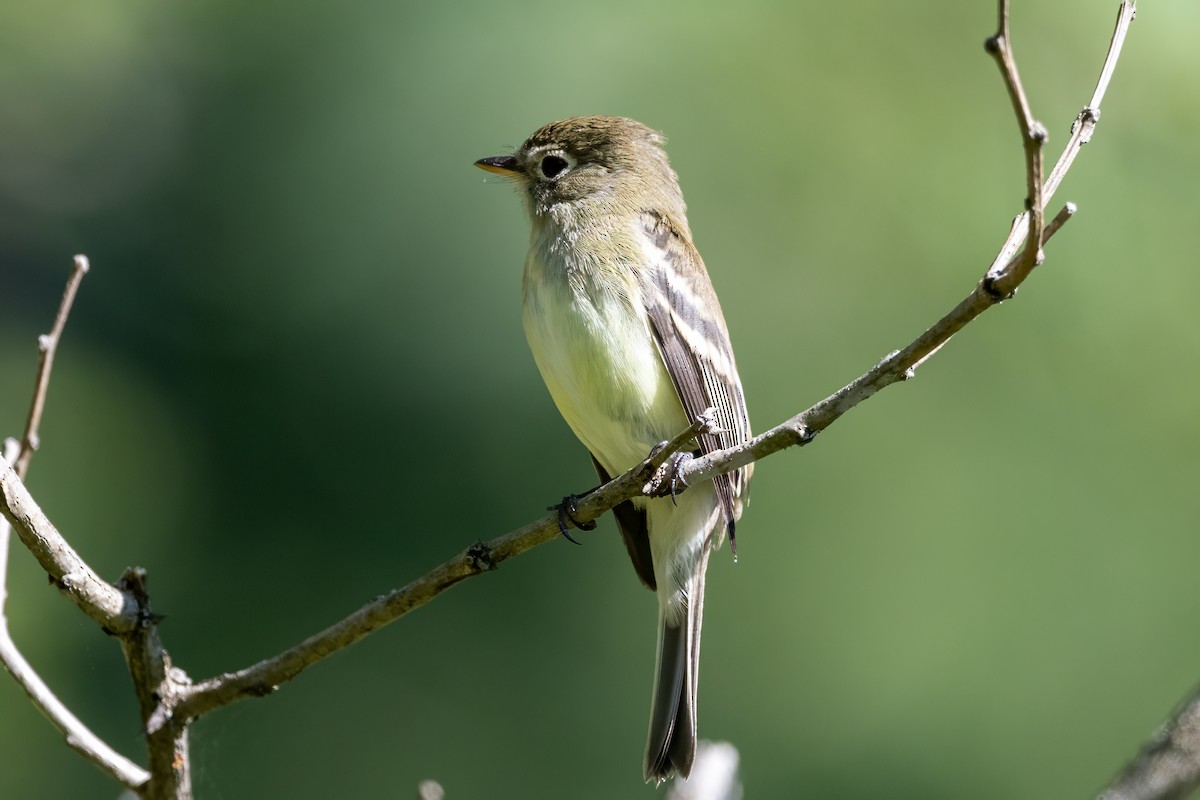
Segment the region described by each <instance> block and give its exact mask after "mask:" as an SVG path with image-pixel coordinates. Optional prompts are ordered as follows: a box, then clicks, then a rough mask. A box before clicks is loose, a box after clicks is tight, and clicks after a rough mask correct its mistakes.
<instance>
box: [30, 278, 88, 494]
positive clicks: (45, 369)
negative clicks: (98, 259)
mask: <svg viewBox="0 0 1200 800" xmlns="http://www.w3.org/2000/svg"><path fill="white" fill-rule="evenodd" d="M88 268H89V265H88V259H87V256H84V255H78V256H75V261H74V266H73V267H72V269H71V277H69V278H68V279H67V287H66V288H65V289H64V290H63V296H62V302H61V303H59V305H58V314H57V315H56V316H55V317H54V327H52V328H51V329H50V332H49V333H47V334H45V335H43V336H39V337H38V349H40V350H41V351H42V357H41V362H40V363H39V364H38V372H37V380H36V381H35V382H34V386H33V402H32V403H30V404H29V417H28V418H27V419H26V421H25V435H24V436H23V437H21V455H20V456H19V457H18V458H17V463H16V465H15V469H16V471H17V475H18V476H19V477H20V478H21V480H25V476H26V474H28V472H29V460H30V459H31V458H33V453H34V451H35V450H37V449H38V444H39V438H38V429H39V428H40V427H41V424H42V412H43V411H44V410H45V408H46V392H47V391H48V390H49V388H50V372H51V370H53V369H54V354H55V353H56V352H57V351H58V341H59V339H61V338H62V332H63V328H65V327H66V325H67V317H68V316H70V314H71V304H72V303H74V302H75V293H76V292H77V291H79V284H80V283H81V282H82V281H83V276H84V275H86V274H87V271H88Z"/></svg>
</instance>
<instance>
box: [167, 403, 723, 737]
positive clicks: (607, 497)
mask: <svg viewBox="0 0 1200 800" xmlns="http://www.w3.org/2000/svg"><path fill="white" fill-rule="evenodd" d="M711 424H712V420H711V418H710V417H706V416H704V415H702V416H701V418H700V419H698V420H697V421H696V422H694V423H693V424H692V425H691V426H689V427H688V428H687V429H686V430H684V431H682V432H681V433H680V434H679V435H677V436H675V437H674V438H673V439H671V441H669V442H667V443H666V444H665V445H664V446H663V447H661V448H659V449H657V450H656V451H655V452H654V453H653V454H652V455H651V456H650V457H648V458H647V459H645V460H644V461H643V462H642V463H641V464H639V465H638V466H636V467H634V468H633V469H631V470H629V471H628V472H626V473H625V474H624V475H621V476H620V477H618V478H616V479H615V480H612V481H610V482H609V483H607V484H605V485H604V486H601V487H600V488H599V489H597V490H595V491H594V492H591V493H589V494H588V495H586V496H585V497H583V498H581V499H580V500H579V502H578V505H577V506H576V509H575V511H574V513H573V516H574V517H575V519H576V520H578V521H579V522H582V523H587V522H590V521H591V520H594V519H596V518H597V517H599V516H600V515H601V514H603V513H604V512H605V511H608V510H609V509H610V508H612V507H613V506H615V505H617V504H618V503H622V502H624V501H625V500H628V499H629V498H631V497H634V496H636V495H639V494H641V493H642V489H643V487H644V485H645V483H646V481H647V480H649V478H650V476H651V475H653V474H654V472H655V470H657V469H658V468H659V467H660V466H662V464H663V463H664V462H665V461H666V460H667V459H668V458H670V457H671V456H672V455H674V454H675V453H677V452H679V450H680V449H682V448H683V447H684V446H685V445H687V444H688V443H689V442H691V441H692V440H693V439H695V438H696V435H697V434H698V433H700V432H701V431H703V430H705V429H706V428H707V427H708V426H709V425H711ZM559 535H560V533H559V527H558V516H557V514H551V515H548V516H545V517H542V518H541V519H539V520H537V521H536V522H532V523H530V524H528V525H526V526H524V527H522V528H518V529H517V530H515V531H512V532H510V533H506V534H505V535H503V536H500V537H497V538H495V539H492V540H491V541H488V542H484V541H480V542H477V543H475V544H474V545H472V546H471V547H468V548H467V549H466V550H464V551H463V552H461V553H459V554H458V555H457V556H455V557H454V558H452V559H450V560H449V561H447V562H445V563H444V564H442V565H441V566H439V567H436V568H435V569H433V570H432V571H431V572H428V573H426V574H425V575H423V576H422V577H420V578H418V579H417V580H415V581H413V582H412V583H410V584H408V585H407V586H403V587H401V588H399V589H394V590H392V591H390V592H388V593H387V594H385V595H381V596H380V597H378V598H376V599H375V600H373V601H371V602H370V603H367V604H366V605H365V606H363V607H362V608H360V609H359V610H358V611H355V612H354V613H353V614H351V615H350V616H348V617H346V618H345V619H343V620H341V621H340V622H337V623H335V624H333V625H331V626H329V627H328V628H326V629H325V630H323V631H321V632H320V633H317V634H314V635H313V636H310V637H309V638H307V639H305V640H304V641H303V642H301V643H300V644H298V645H296V646H295V647H292V648H290V649H288V650H285V651H284V652H282V653H280V654H278V655H276V656H272V657H271V658H268V659H266V660H264V661H260V662H258V663H257V664H254V665H252V666H250V667H246V668H245V669H242V670H239V671H237V672H227V673H224V674H222V675H217V676H215V677H212V678H209V679H208V680H205V681H201V682H199V683H197V684H195V685H194V686H192V687H190V688H184V689H182V699H181V702H180V704H179V706H178V708H176V709H175V710H174V712H173V713H174V714H175V716H177V717H182V718H184V719H188V720H190V719H194V718H196V717H199V716H200V715H201V714H204V713H206V712H208V711H211V710H212V709H214V708H219V707H220V706H224V705H228V704H229V703H232V702H234V701H236V700H241V699H243V698H246V697H261V696H263V695H267V694H270V693H272V692H274V691H275V690H276V689H278V688H279V684H281V683H284V682H285V681H289V680H291V679H292V678H294V677H296V676H297V675H299V674H300V673H301V672H302V671H304V670H305V669H307V668H308V667H310V666H312V665H313V664H315V663H316V662H318V661H320V660H321V659H323V658H325V657H326V656H328V655H330V654H332V653H335V652H337V651H338V650H341V649H342V648H344V647H348V646H349V645H352V644H354V643H355V642H357V641H358V640H360V639H362V638H363V637H364V636H366V635H368V634H370V633H372V632H373V631H376V630H378V629H379V628H382V627H383V626H384V625H387V624H388V623H391V622H395V621H396V620H398V619H399V618H400V617H402V616H404V615H405V614H407V613H408V612H409V611H412V610H413V609H414V608H419V607H420V606H423V605H425V604H426V603H428V602H429V601H430V600H432V599H433V598H434V597H436V596H437V595H439V594H441V593H442V592H443V591H445V590H446V589H449V588H450V587H451V586H454V585H455V584H456V583H458V582H459V581H462V580H464V579H466V578H470V577H472V576H474V575H480V574H482V573H484V572H490V571H491V570H494V569H495V568H496V567H497V566H499V565H500V563H501V562H502V561H506V560H507V559H510V558H512V557H514V556H518V555H520V554H521V553H524V552H525V551H527V550H531V549H533V548H534V547H537V546H538V545H540V544H545V543H546V542H549V541H552V540H554V539H557V538H558V537H559Z"/></svg>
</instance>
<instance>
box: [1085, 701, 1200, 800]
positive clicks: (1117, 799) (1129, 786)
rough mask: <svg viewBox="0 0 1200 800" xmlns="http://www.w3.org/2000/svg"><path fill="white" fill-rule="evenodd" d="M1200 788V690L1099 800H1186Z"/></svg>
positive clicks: (1146, 745) (1148, 743)
mask: <svg viewBox="0 0 1200 800" xmlns="http://www.w3.org/2000/svg"><path fill="white" fill-rule="evenodd" d="M1198 787H1200V689H1197V690H1196V691H1194V692H1193V693H1192V695H1191V697H1189V698H1187V699H1186V700H1185V701H1184V702H1183V703H1182V704H1181V705H1180V707H1179V710H1178V711H1177V712H1176V714H1175V715H1174V716H1173V717H1172V718H1171V719H1170V720H1168V721H1167V722H1165V723H1164V724H1163V726H1162V727H1161V728H1160V729H1159V730H1158V732H1157V733H1156V734H1155V735H1154V737H1153V738H1152V739H1151V740H1150V741H1149V742H1147V743H1146V744H1145V745H1144V746H1143V747H1142V750H1141V752H1139V753H1138V754H1137V757H1136V758H1134V759H1133V761H1131V762H1129V765H1128V766H1127V767H1125V769H1124V770H1122V771H1121V774H1120V775H1118V776H1117V777H1116V778H1114V779H1113V782H1112V783H1111V784H1109V786H1108V788H1107V789H1105V790H1104V791H1103V792H1101V793H1100V796H1099V797H1098V798H1097V800H1183V798H1185V797H1188V796H1189V795H1191V793H1192V792H1193V791H1195V790H1196V789H1197V788H1198Z"/></svg>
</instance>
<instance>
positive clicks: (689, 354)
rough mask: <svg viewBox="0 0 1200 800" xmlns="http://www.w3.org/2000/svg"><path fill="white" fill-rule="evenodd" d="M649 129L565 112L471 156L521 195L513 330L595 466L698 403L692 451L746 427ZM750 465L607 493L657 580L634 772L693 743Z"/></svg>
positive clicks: (660, 434)
mask: <svg viewBox="0 0 1200 800" xmlns="http://www.w3.org/2000/svg"><path fill="white" fill-rule="evenodd" d="M663 142H664V139H663V137H662V135H661V134H659V133H658V132H657V131H654V130H652V129H650V128H648V127H646V126H645V125H642V124H641V123H640V122H635V121H634V120H631V119H626V118H624V117H600V116H596V117H573V118H571V119H565V120H562V121H559V122H552V123H550V124H549V125H546V126H544V127H542V128H540V129H539V130H538V131H536V132H535V133H534V134H533V135H532V136H530V137H529V138H528V139H527V140H526V141H525V143H524V144H523V145H521V147H520V148H519V149H518V150H517V151H516V152H515V153H513V154H512V155H503V156H493V157H490V158H481V159H479V160H478V161H476V162H475V164H476V166H478V167H481V168H483V169H485V170H487V171H489V172H493V173H496V174H499V175H503V176H505V177H506V178H510V179H512V180H513V181H514V182H515V183H516V184H517V186H518V187H519V188H520V191H521V195H522V197H523V198H524V199H525V206H526V210H527V211H528V214H529V218H530V221H531V222H532V225H533V232H532V235H531V237H530V240H529V253H528V255H527V256H526V258H525V275H524V280H523V287H522V292H523V301H524V302H523V322H524V327H525V335H526V337H527V338H528V340H529V346H530V349H531V350H532V351H533V357H534V360H535V361H536V362H537V366H538V369H539V370H540V371H541V373H542V378H543V380H545V382H546V387H547V388H548V389H549V390H550V395H551V396H552V397H553V399H554V403H555V405H556V406H558V410H559V412H560V413H561V414H562V416H563V418H564V419H565V420H566V422H567V424H568V425H569V426H570V427H571V430H572V431H574V432H575V435H576V436H577V437H579V440H580V441H581V442H582V443H583V445H584V446H585V447H587V449H588V451H589V452H590V453H591V456H592V461H593V463H594V464H595V467H596V471H597V473H599V476H600V480H601V481H602V482H607V481H608V480H610V478H611V477H612V476H615V475H620V474H621V473H623V472H625V471H626V470H628V469H629V468H631V467H633V466H635V465H636V464H638V463H639V462H641V461H642V460H643V459H645V458H646V456H647V455H648V454H649V453H650V451H651V449H652V448H654V447H655V446H656V445H658V444H660V443H661V442H663V441H665V440H667V439H670V438H671V437H673V436H675V435H676V434H678V433H679V432H680V431H682V430H683V429H685V428H686V427H687V426H688V425H690V424H691V423H692V422H693V421H694V420H695V419H696V418H697V417H698V416H699V415H700V414H701V413H702V412H704V411H705V410H706V409H709V408H712V409H715V412H716V415H715V416H716V423H717V431H716V432H714V433H706V434H701V435H700V436H698V437H697V440H696V443H695V447H694V449H695V450H696V451H698V452H700V453H708V452H711V451H713V450H718V449H722V448H726V447H730V446H732V445H735V444H738V443H740V442H744V441H746V440H747V439H748V438H749V437H750V422H749V419H748V418H747V415H746V403H745V399H744V397H743V395H742V385H741V381H740V379H739V378H738V372H737V366H736V364H735V363H734V359H733V349H732V348H731V347H730V343H729V333H728V330H727V329H726V326H725V318H724V316H723V315H722V313H721V306H720V304H719V303H718V302H717V296H716V293H715V292H714V291H713V287H712V283H711V282H710V281H709V278H708V273H707V272H706V271H705V269H704V262H703V261H701V260H700V254H699V253H698V252H696V248H695V247H694V246H693V245H692V233H691V230H689V228H688V222H687V215H686V213H685V206H684V202H683V193H682V192H681V191H680V189H679V179H678V178H677V176H676V175H675V172H674V171H673V170H672V169H671V165H670V164H669V163H668V161H667V154H666V152H665V151H664V150H663ZM676 466H677V465H676ZM751 467H752V465H748V466H746V467H743V468H741V469H739V470H737V471H735V472H731V473H728V474H726V475H721V476H719V477H718V478H716V479H715V480H713V481H712V482H705V483H701V484H698V485H696V486H694V487H692V488H690V489H688V490H687V491H686V492H683V493H681V494H679V495H678V497H676V496H674V493H672V496H671V497H660V498H646V497H639V498H635V499H633V500H630V501H627V502H624V503H622V504H620V505H618V506H617V507H616V508H614V509H613V513H614V515H615V517H616V519H617V526H618V527H619V528H620V531H621V537H622V539H623V540H624V542H625V547H626V549H627V550H628V551H629V556H630V558H631V559H632V560H633V566H634V569H635V570H636V571H637V574H638V577H639V578H640V579H641V581H642V582H643V583H644V584H645V585H646V586H648V587H649V588H650V589H651V590H654V591H656V592H657V594H658V629H659V643H658V659H657V660H658V665H657V678H656V680H655V684H654V693H653V697H652V700H651V710H650V731H649V735H648V737H647V742H646V758H645V762H644V769H643V771H644V775H645V778H646V780H647V781H651V780H653V781H656V782H659V783H661V782H662V781H664V780H667V779H668V778H670V777H671V776H673V775H675V774H679V775H682V776H683V777H685V778H686V777H687V776H688V775H689V774H690V772H691V768H692V763H693V762H694V761H695V758H696V687H697V679H698V676H699V657H700V627H701V620H702V618H703V613H704V576H705V571H706V569H707V567H708V558H709V554H710V553H711V551H712V550H713V549H714V548H715V547H719V546H720V544H721V542H722V541H723V539H724V537H725V534H726V532H727V531H728V533H729V535H730V537H731V538H732V535H733V529H734V523H735V522H736V521H737V519H738V518H739V517H740V516H741V513H742V506H743V504H744V502H745V500H746V491H747V484H748V483H749V480H750V473H751ZM672 480H674V478H672ZM566 508H567V516H568V517H569V506H567V507H566ZM565 530H566V528H565V527H564V532H565Z"/></svg>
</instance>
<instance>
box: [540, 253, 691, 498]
mask: <svg viewBox="0 0 1200 800" xmlns="http://www.w3.org/2000/svg"><path fill="white" fill-rule="evenodd" d="M564 252H565V254H564ZM523 309H524V313H523V319H524V325H525V335H526V337H527V338H528V340H529V346H530V349H532V350H533V357H534V360H535V361H536V362H537V365H538V369H539V370H540V371H541V373H542V379H543V380H544V381H545V382H546V387H547V388H548V389H549V390H550V395H551V396H552V397H553V398H554V403H555V405H557V406H558V410H559V413H561V414H562V416H563V418H564V419H565V420H566V421H567V424H568V425H570V426H571V430H573V431H574V432H575V435H576V436H578V437H579V440H580V441H581V442H583V444H584V446H586V447H587V448H588V450H590V451H591V452H592V454H593V455H595V456H596V458H597V459H599V461H600V463H601V464H602V465H604V468H605V469H606V470H607V471H608V472H609V473H610V474H614V475H615V474H617V473H620V472H623V471H624V470H626V469H628V468H629V467H631V466H633V465H634V464H635V463H637V462H638V461H640V460H641V459H643V458H645V457H646V455H647V454H648V453H649V451H650V448H651V447H652V446H653V445H655V444H657V443H658V442H660V441H663V440H664V439H669V438H670V437H671V436H674V435H675V434H676V433H678V432H679V431H680V430H682V429H683V428H684V427H685V426H686V425H687V420H686V415H685V414H684V410H683V405H682V404H681V403H680V401H679V397H678V395H677V394H676V392H675V387H674V385H673V384H672V383H671V378H670V376H669V375H668V373H667V369H666V366H665V365H664V364H663V361H662V357H661V356H660V355H659V351H658V347H657V345H656V344H655V342H654V338H653V334H652V333H651V330H650V325H649V320H648V318H647V316H646V314H645V312H644V310H643V306H642V301H641V297H640V294H639V289H638V286H637V283H636V281H635V279H634V277H633V275H632V274H631V273H628V272H626V271H623V270H617V269H612V268H611V265H600V264H599V263H598V261H597V260H596V256H595V255H594V253H592V252H590V251H587V250H583V251H575V250H573V249H570V248H567V249H565V250H564V248H561V247H558V248H552V247H549V246H545V245H541V246H539V243H537V242H536V241H535V243H534V246H533V247H531V249H530V252H529V256H528V258H527V260H526V264H525V288H524V305H523Z"/></svg>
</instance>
